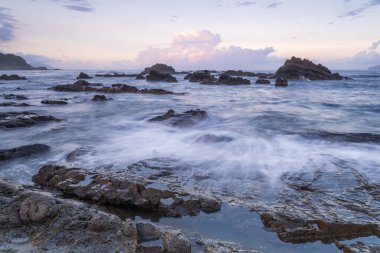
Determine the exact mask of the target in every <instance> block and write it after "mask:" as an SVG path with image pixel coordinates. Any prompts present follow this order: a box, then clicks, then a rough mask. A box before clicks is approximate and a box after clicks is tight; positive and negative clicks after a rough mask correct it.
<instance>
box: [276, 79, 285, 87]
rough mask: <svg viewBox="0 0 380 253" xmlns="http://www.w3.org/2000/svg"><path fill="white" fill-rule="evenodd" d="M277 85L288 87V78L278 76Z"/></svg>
mask: <svg viewBox="0 0 380 253" xmlns="http://www.w3.org/2000/svg"><path fill="white" fill-rule="evenodd" d="M275 85H276V86H277V87H286V86H288V80H287V79H284V78H277V79H276V83H275Z"/></svg>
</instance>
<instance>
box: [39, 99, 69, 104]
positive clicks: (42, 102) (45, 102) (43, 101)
mask: <svg viewBox="0 0 380 253" xmlns="http://www.w3.org/2000/svg"><path fill="white" fill-rule="evenodd" d="M41 104H47V105H67V102H66V101H64V100H49V99H45V100H42V101H41Z"/></svg>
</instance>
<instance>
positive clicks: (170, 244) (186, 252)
mask: <svg viewBox="0 0 380 253" xmlns="http://www.w3.org/2000/svg"><path fill="white" fill-rule="evenodd" d="M163 239H164V248H165V251H166V252H167V253H191V244H190V241H189V239H187V238H186V236H184V235H183V234H182V233H180V232H176V231H168V232H165V233H164V236H163Z"/></svg>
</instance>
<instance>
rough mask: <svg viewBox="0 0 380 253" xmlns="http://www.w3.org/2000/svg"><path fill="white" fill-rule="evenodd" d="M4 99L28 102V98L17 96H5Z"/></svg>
mask: <svg viewBox="0 0 380 253" xmlns="http://www.w3.org/2000/svg"><path fill="white" fill-rule="evenodd" d="M3 96H4V99H15V100H27V99H28V98H27V97H26V96H24V95H15V94H4V95H3Z"/></svg>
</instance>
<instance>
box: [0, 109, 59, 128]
mask: <svg viewBox="0 0 380 253" xmlns="http://www.w3.org/2000/svg"><path fill="white" fill-rule="evenodd" d="M49 121H60V119H57V118H55V117H53V116H44V115H38V114H36V113H32V112H6V113H0V127H5V128H14V127H28V126H32V125H35V124H38V123H43V122H49Z"/></svg>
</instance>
